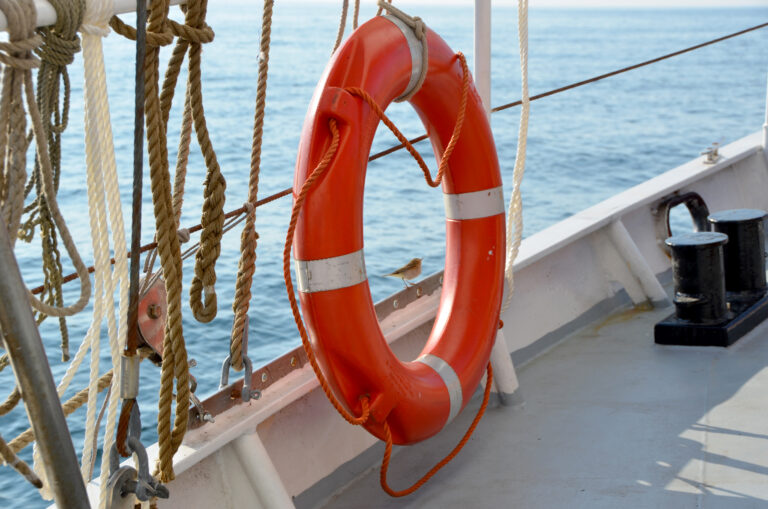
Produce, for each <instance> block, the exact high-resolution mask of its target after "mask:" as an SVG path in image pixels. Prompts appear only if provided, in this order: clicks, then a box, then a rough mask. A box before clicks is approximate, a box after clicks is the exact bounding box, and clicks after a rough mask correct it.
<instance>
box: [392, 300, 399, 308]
mask: <svg viewBox="0 0 768 509" xmlns="http://www.w3.org/2000/svg"><path fill="white" fill-rule="evenodd" d="M392 307H393V308H395V309H397V308H399V307H400V301H399V300H397V299H395V300H393V301H392Z"/></svg>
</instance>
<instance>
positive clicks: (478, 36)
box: [474, 0, 491, 117]
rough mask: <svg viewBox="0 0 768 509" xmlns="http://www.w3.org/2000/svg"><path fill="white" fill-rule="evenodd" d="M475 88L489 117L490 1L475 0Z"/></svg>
mask: <svg viewBox="0 0 768 509" xmlns="http://www.w3.org/2000/svg"><path fill="white" fill-rule="evenodd" d="M474 74H475V87H476V88H477V92H478V93H479V94H480V98H481V99H482V100H483V105H484V106H485V112H486V113H487V114H488V116H489V117H490V115H491V0H475V72H474Z"/></svg>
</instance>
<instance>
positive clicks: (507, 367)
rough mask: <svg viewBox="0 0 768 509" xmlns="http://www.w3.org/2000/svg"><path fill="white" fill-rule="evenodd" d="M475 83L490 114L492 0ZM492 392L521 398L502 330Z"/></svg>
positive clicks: (480, 19)
mask: <svg viewBox="0 0 768 509" xmlns="http://www.w3.org/2000/svg"><path fill="white" fill-rule="evenodd" d="M474 74H475V87H476V88H477V92H478V93H479V94H480V98H481V99H482V100H483V106H485V113H486V114H487V115H488V118H489V120H490V117H491V0H475V72H474ZM491 365H492V366H493V373H494V377H493V378H494V384H493V385H494V388H493V390H494V392H495V393H496V394H497V396H498V399H499V401H500V402H501V404H503V405H514V404H516V403H519V402H520V399H519V394H518V393H517V389H518V386H519V384H518V382H517V375H516V374H515V367H514V365H513V364H512V358H511V357H510V355H509V349H508V348H507V343H506V341H505V340H504V334H503V333H502V332H501V331H499V333H498V334H497V335H496V342H495V343H494V347H493V350H492V351H491Z"/></svg>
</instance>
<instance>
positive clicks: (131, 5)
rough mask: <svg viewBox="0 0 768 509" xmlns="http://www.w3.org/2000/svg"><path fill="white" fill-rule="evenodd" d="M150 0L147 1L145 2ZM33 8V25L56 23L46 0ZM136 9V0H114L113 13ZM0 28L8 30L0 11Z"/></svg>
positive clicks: (37, 1) (181, 0)
mask: <svg viewBox="0 0 768 509" xmlns="http://www.w3.org/2000/svg"><path fill="white" fill-rule="evenodd" d="M149 3H150V2H149V1H147V4H149ZM184 3H187V0H171V5H179V4H184ZM35 9H36V12H37V23H36V25H35V26H38V27H45V26H49V25H53V24H54V23H56V9H54V8H53V5H51V3H50V2H48V1H47V0H35ZM135 11H136V0H114V5H113V12H114V14H125V13H127V12H135ZM0 30H8V20H7V19H5V15H4V14H3V13H2V12H0Z"/></svg>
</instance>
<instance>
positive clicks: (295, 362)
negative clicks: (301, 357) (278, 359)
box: [291, 356, 298, 368]
mask: <svg viewBox="0 0 768 509" xmlns="http://www.w3.org/2000/svg"><path fill="white" fill-rule="evenodd" d="M296 364H298V361H297V360H296V357H295V356H294V357H291V367H293V368H295V367H296Z"/></svg>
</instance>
